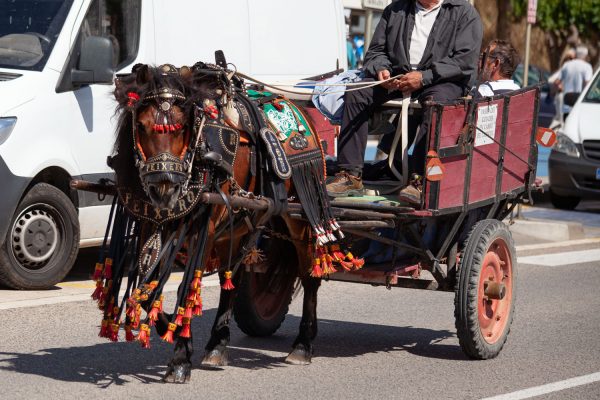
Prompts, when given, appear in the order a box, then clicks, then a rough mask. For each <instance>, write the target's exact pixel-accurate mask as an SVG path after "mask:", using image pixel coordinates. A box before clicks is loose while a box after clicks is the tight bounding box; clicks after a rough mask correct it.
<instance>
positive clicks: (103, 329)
mask: <svg viewBox="0 0 600 400" xmlns="http://www.w3.org/2000/svg"><path fill="white" fill-rule="evenodd" d="M108 322H109V321H108V320H107V319H103V320H102V323H101V324H100V333H98V336H100V337H108Z"/></svg>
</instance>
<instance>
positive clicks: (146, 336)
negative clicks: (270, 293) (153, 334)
mask: <svg viewBox="0 0 600 400" xmlns="http://www.w3.org/2000/svg"><path fill="white" fill-rule="evenodd" d="M137 340H138V341H139V342H140V343H141V345H142V347H143V348H144V349H149V348H150V327H149V326H148V325H146V324H142V326H141V327H140V332H139V333H138V336H137Z"/></svg>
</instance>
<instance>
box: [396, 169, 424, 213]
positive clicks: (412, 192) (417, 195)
mask: <svg viewBox="0 0 600 400" xmlns="http://www.w3.org/2000/svg"><path fill="white" fill-rule="evenodd" d="M421 188H422V185H421V177H420V176H418V175H413V178H412V179H411V182H410V184H408V186H406V187H405V188H403V189H401V190H400V193H399V194H398V199H399V200H400V201H401V202H404V203H408V204H410V205H411V206H412V207H415V208H420V207H421V200H422V197H423V190H422V189H421Z"/></svg>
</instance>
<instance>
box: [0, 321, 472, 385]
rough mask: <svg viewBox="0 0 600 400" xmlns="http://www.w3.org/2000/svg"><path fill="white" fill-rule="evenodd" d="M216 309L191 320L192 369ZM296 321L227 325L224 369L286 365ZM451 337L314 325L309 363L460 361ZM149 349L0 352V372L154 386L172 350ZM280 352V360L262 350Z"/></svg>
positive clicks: (107, 346)
mask: <svg viewBox="0 0 600 400" xmlns="http://www.w3.org/2000/svg"><path fill="white" fill-rule="evenodd" d="M215 313H216V310H214V309H213V310H207V312H206V313H205V314H204V318H202V319H201V320H199V319H197V320H195V323H194V326H193V329H194V333H195V335H196V340H195V349H196V352H195V354H194V356H193V359H192V361H193V365H194V368H198V367H199V363H200V359H201V357H202V355H203V353H204V351H203V347H204V343H199V342H200V341H199V340H198V339H197V338H198V337H201V338H202V339H203V340H202V341H205V340H206V338H208V333H209V329H210V322H212V321H213V319H214V317H215ZM299 324H300V318H299V317H297V316H293V315H288V316H287V318H286V320H285V322H284V324H283V326H282V327H281V329H280V332H281V333H279V334H276V335H273V336H271V337H269V338H254V337H249V336H244V335H240V333H239V331H238V330H237V329H236V328H235V327H233V326H232V331H233V332H232V333H233V338H232V342H231V348H230V363H229V365H230V366H232V367H235V368H244V369H253V370H256V369H270V368H279V367H284V366H287V364H285V363H284V361H283V360H284V358H285V354H287V353H288V352H289V351H290V350H291V345H292V342H293V340H294V338H295V336H296V333H297V327H298V326H299ZM454 336H455V334H454V332H450V331H447V330H433V329H424V328H415V327H411V326H388V325H373V324H366V323H359V322H347V321H336V320H328V319H324V320H320V321H319V336H318V337H317V339H316V341H315V355H314V361H313V362H315V363H318V362H319V359H325V358H348V357H358V356H362V355H366V354H371V353H378V352H386V353H393V352H403V351H405V352H408V353H410V354H414V355H416V356H419V357H428V358H437V359H450V360H465V359H466V357H465V356H464V354H463V353H462V351H461V350H460V347H459V346H458V345H454V344H451V345H449V344H441V343H439V342H441V341H443V340H444V339H448V338H453V337H454ZM152 347H153V348H152V349H151V350H150V351H147V350H143V349H141V348H140V347H139V345H137V343H125V342H117V343H110V342H107V343H102V344H95V345H91V346H79V347H67V348H47V349H41V350H39V351H35V352H33V353H16V352H12V353H11V352H0V370H4V371H10V372H16V373H20V374H28V375H38V376H43V377H46V378H50V379H53V380H58V381H64V382H82V383H90V384H93V385H96V386H98V387H101V388H105V387H109V386H111V385H125V384H127V383H130V382H132V381H139V382H142V383H154V382H159V381H160V379H161V378H162V375H163V374H164V372H165V371H166V363H167V362H168V360H169V359H170V358H171V357H172V355H173V346H172V345H168V344H165V343H163V342H162V341H161V340H160V339H159V338H158V336H157V335H156V334H155V333H153V337H152ZM264 350H266V351H271V352H280V353H283V355H282V356H273V355H269V354H265V353H264V352H263V351H264Z"/></svg>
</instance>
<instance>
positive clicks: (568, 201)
mask: <svg viewBox="0 0 600 400" xmlns="http://www.w3.org/2000/svg"><path fill="white" fill-rule="evenodd" d="M580 201H581V197H575V196H561V195H558V194H556V193H554V192H553V191H552V189H550V202H551V203H552V205H553V206H554V207H556V208H558V209H560V210H574V209H575V207H577V205H579V202H580Z"/></svg>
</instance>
